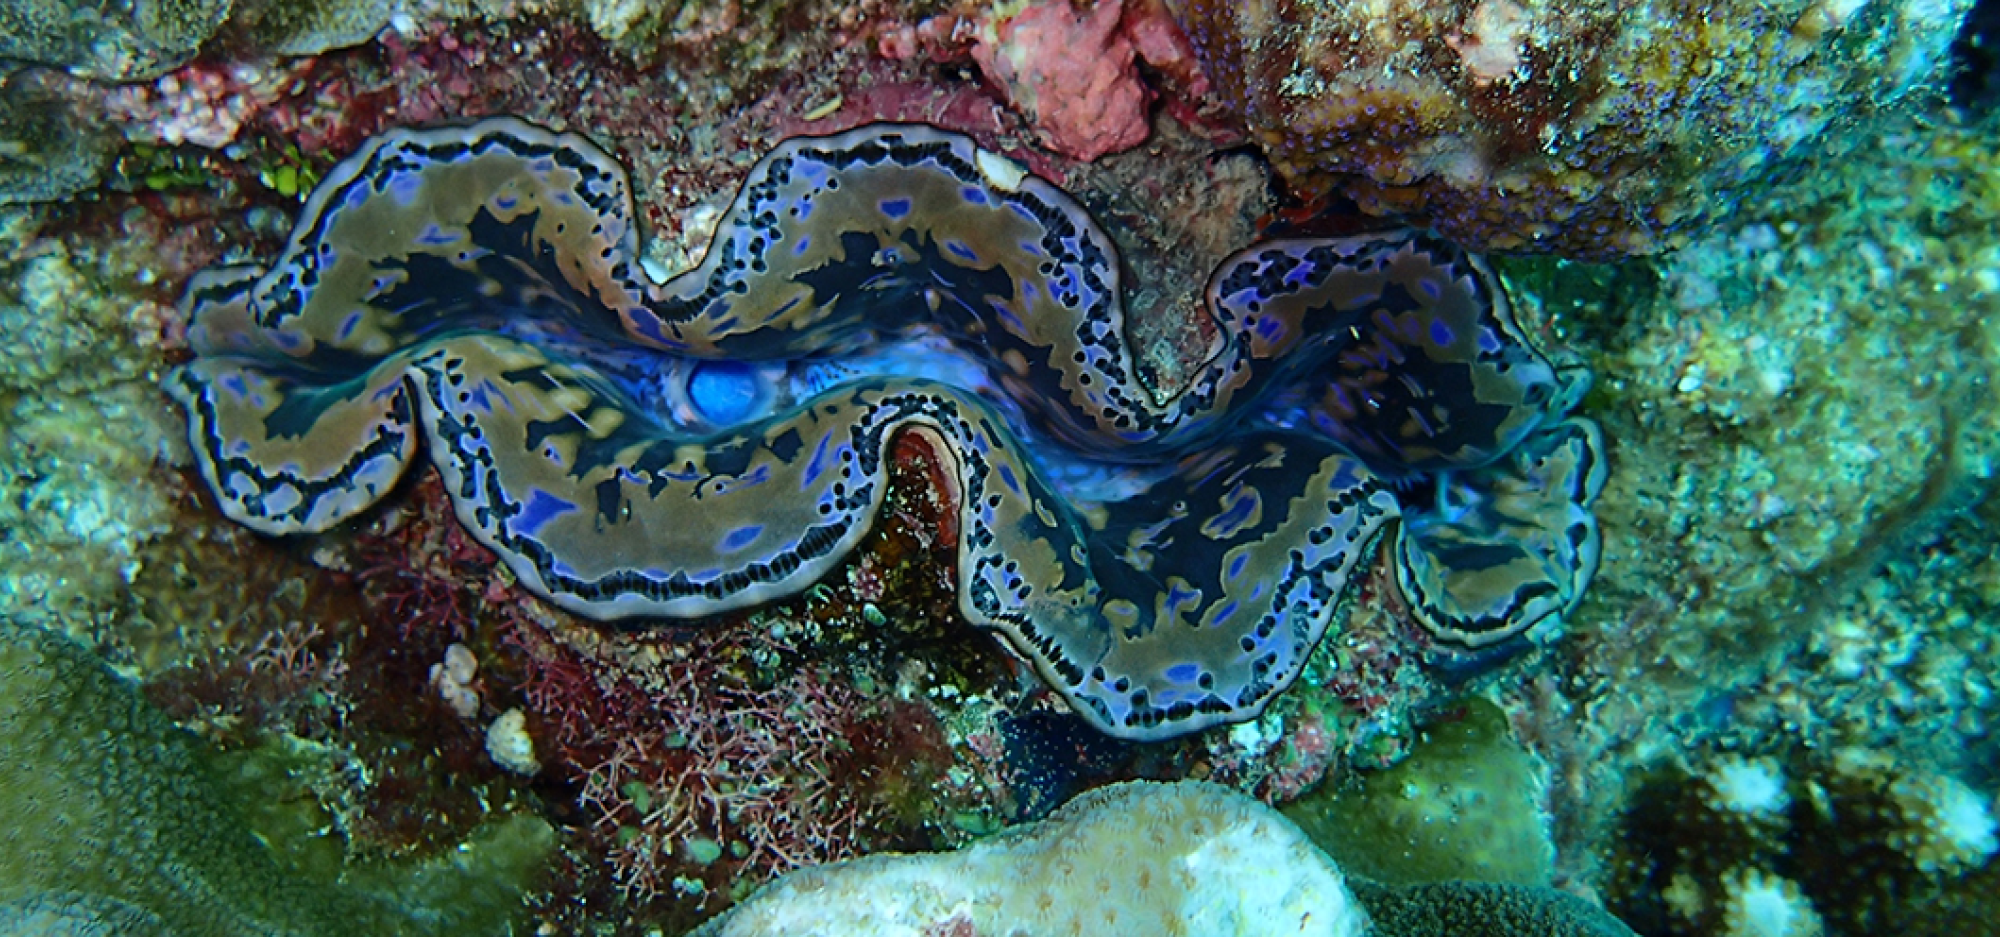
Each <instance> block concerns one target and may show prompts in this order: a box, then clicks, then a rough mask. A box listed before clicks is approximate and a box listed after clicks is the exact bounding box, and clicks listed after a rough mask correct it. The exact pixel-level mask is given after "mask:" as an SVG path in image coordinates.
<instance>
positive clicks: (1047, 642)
mask: <svg viewBox="0 0 2000 937" xmlns="http://www.w3.org/2000/svg"><path fill="white" fill-rule="evenodd" d="M638 257H639V250H638V234H637V231H636V229H635V227H634V224H633V209H632V203H631V196H630V194H629V191H628V188H627V181H626V177H625V174H624V172H623V170H622V169H621V168H620V167H619V166H618V165H617V164H616V163H615V162H614V161H613V160H612V159H611V158H610V157H609V156H607V155H606V154H604V153H603V152H602V151H600V150H599V149H598V148H597V147H596V146H594V145H593V144H591V143H590V142H589V141H587V140H585V139H583V138H581V137H578V136H574V135H569V134H560V135H559V134H554V133H550V132H548V131H545V130H542V129H540V128H537V127H533V126H531V125H528V124H525V123H522V122H520V121H516V120H510V119H496V120H488V121H483V122H481V123H478V124H475V125H472V126H469V127H462V128H451V129H440V130H427V131H398V132H393V133H390V134H387V135H385V136H383V137H381V138H378V139H376V140H375V141H373V142H371V143H370V144H368V145H367V146H366V147H365V148H364V149H363V150H362V151H361V152H359V153H357V154H355V155H354V156H353V157H352V158H350V159H349V160H348V161H347V162H345V163H343V164H342V165H341V166H340V167H339V168H338V169H336V170H335V171H334V172H333V173H331V174H330V175H329V177H328V178H327V180H326V181H325V182H324V184H322V185H321V186H320V188H319V189H318V191H316V192H315V193H314V194H313V196H312V198H311V200H310V201H309V202H308V203H307V205H306V210H305V214H304V217H303V218H302V220H301V221H300V223H299V226H298V228H297V230H296V231H295V232H294V234H293V235H292V239H291V241H290V244H289V246H288V247H287V249H286V250H285V252H284V254H283V255H282V256H281V257H279V258H278V260H277V261H276V262H275V263H274V264H273V265H271V266H270V267H269V268H268V269H265V268H261V267H247V266H246V267H231V268H223V269H219V270H214V271H209V272H207V273H204V274H202V275H201V276H199V277H197V278H196V280H195V281H194V282H193V283H192V284H191V285H190V287H189V289H188V294H187V303H188V307H189V313H190V316H191V326H190V340H191V342H192V344H193V346H194V348H195V351H196V353H197V355H198V357H197V358H196V360H195V361H194V362H192V363H191V364H189V365H187V366H186V367H184V368H182V369H180V370H179V371H177V372H176V373H175V374H174V375H173V376H172V377H171V378H170V381H169V387H170V389H171V390H172V392H173V393H174V395H175V396H176V397H177V398H178V399H179V400H180V401H181V402H182V403H183V404H185V406H186V407H187V410H188V413H189V418H190V430H189V432H190V436H191V438H192V440H193V443H194V449H195V451H196V452H197V453H198V454H199V459H200V463H201V467H202V470H203V472H204V473H205V475H206V477H207V479H208V482H209V484H210V486H211V487H212V488H213V490H214V492H215V494H216V497H217V499H218V501H219V502H220V504H221V506H222V509H223V510H224V511H225V512H226V513H227V514H228V515H229V516H230V517H232V518H234V519H236V520H238V521H240V522H242V523H244V524H247V525H249V526H251V527H253V528H255V529H257V530H259V531H263V532H266V533H273V534H288V533H299V532H310V531H317V530H324V529H326V528H328V527H330V526H332V525H334V524H338V523H340V522H341V521H343V520H345V519H347V518H350V517H352V516H354V515H355V514H356V513H357V512H359V511H362V510H364V509H366V508H367V507H368V506H369V505H371V504H373V503H374V502H375V501H377V500H378V499H380V498H381V497H383V496H384V495H385V494H386V493H387V492H388V491H389V489H390V488H391V487H392V486H393V485H394V484H395V483H396V481H397V479H398V478H399V477H400V476H401V475H402V474H403V472H404V471H405V469H406V468H407V467H408V466H409V464H410V462H411V461H412V460H413V459H415V458H416V456H417V454H418V452H420V451H422V452H424V453H425V454H427V456H428V457H429V460H430V462H431V463H432V464H433V465H435V466H436V467H437V469H438V471H439V473H440V474H441V475H442V477H443V480H444V482H445V485H446V487H447V490H448V491H449V492H450V494H451V497H452V500H453V502H454V503H455V505H456V507H457V512H458V515H459V518H460V520H461V521H462V522H463V523H464V524H465V525H466V526H467V527H468V528H469V529H470V530H472V531H473V532H474V533H475V534H476V535H477V536H478V537H479V538H480V539H481V540H482V541H484V542H485V543H486V544H488V545H489V546H491V547H493V548H494V549H495V550H497V551H498V552H499V553H500V555H501V556H503V557H504V558H505V559H506V561H507V563H508V564H509V565H510V566H512V567H513V569H514V570H515V571H516V572H517V573H518V574H519V575H520V578H521V581H522V582H523V583H524V584H525V585H526V586H527V587H528V588H530V589H532V590H534V591H535V592H536V593H538V594H540V595H543V596H545V597H547V598H548V599H550V600H551V601H554V602H556V603H557V604H559V605H561V606H563V607H565V608H567V609H570V610H572V611H574V612H577V613H579V614H582V615H586V616H589V617H592V618H599V619H613V618H627V617H633V616H655V617H657V616H667V617H676V618H683V617H698V616H704V615H711V614H714V613H718V612H723V611H727V610H731V609H738V608H744V607H747V606H753V605H756V604H759V603H764V602H768V601H771V600H774V599H778V598H782V597H785V596H789V595H793V594H796V593H798V592H800V591H802V590H804V589H805V588H807V587H808V586H810V585H811V584H812V583H813V582H815V581H816V580H818V579H819V578H821V577H822V576H823V575H825V574H826V573H827V572H828V571H829V570H830V569H832V568H833V567H834V566H835V565H837V564H838V563H840V562H841V561H842V559H843V558H844V557H845V556H846V555H847V554H848V553H849V552H850V551H851V550H852V549H853V547H854V545H855V544H856V543H857V542H858V541H859V540H860V538H861V537H862V535H863V534H864V533H865V532H866V530H867V529H868V527H869V525H870V524H871V523H872V521H873V519H874V515H875V512H876V510H877V508H878V507H879V506H880V504H881V502H882V499H883V495H884V486H885V484H886V478H887V475H886V469H887V465H886V460H887V458H888V452H889V451H890V450H889V446H890V443H891V442H892V441H893V438H894V437H895V436H896V435H897V434H899V433H904V432H912V433H919V434H922V435H923V436H924V437H926V440H927V441H928V442H929V443H930V444H931V446H932V448H933V449H935V450H936V451H937V452H938V453H940V455H941V457H942V458H943V459H944V460H945V462H946V463H948V464H949V467H950V472H949V474H950V476H951V479H952V483H953V485H954V488H955V490H953V491H952V492H950V493H951V494H952V495H953V503H954V504H956V505H957V509H958V511H959V514H960V518H959V520H960V523H959V532H960V542H959V558H958V583H959V598H960V605H961V607H962V609H963V611H964V613H965V615H966V617H967V618H968V619H970V620H971V621H972V622H974V623H975V624H977V625H979V626H981V627H984V628H987V629H990V630H992V631H993V632H995V633H996V634H997V635H998V636H999V637H1000V638H1001V639H1002V640H1003V641H1004V642H1005V644H1006V645H1007V647H1009V648H1010V649H1011V650H1012V651H1013V652H1014V653H1016V654H1018V655H1019V656H1020V657H1021V658H1022V659H1023V660H1025V661H1027V662H1028V663H1030V664H1031V665H1033V667H1034V668H1035V670H1036V671H1037V672H1038V673H1039V674H1040V675H1041V676H1042V677H1043V678H1044V679H1045V680H1047V681H1048V683H1049V684H1050V685H1051V686H1052V687H1054V688H1055V689H1056V690H1058V691H1059V692H1061V693H1062V694H1063V695H1064V696H1065V697H1066V698H1067V699H1068V700H1069V702H1070V703H1071V704H1072V705H1073V706H1074V707H1075V709H1076V710H1077V712H1079V713H1080V714H1082V715H1083V717H1084V718H1086V719H1088V720H1089V721H1090V722H1091V723H1093V724H1094V725H1096V726H1097V727H1098V728H1100V729H1102V730H1104V731H1106V732H1108V733H1111V734H1113V735H1118V736H1123V737H1129V738H1142V739H1151V738H1164V737H1169V736H1173V735H1178V734H1181V733H1185V732H1189V731H1193V730H1196V729H1199V728H1202V727H1205V726H1209V725H1213V724H1216V723H1219V722H1227V721H1234V720H1241V719H1245V718H1250V717H1253V716H1255V715H1256V714H1257V713H1258V712H1260V711H1261V710H1262V708H1263V706H1264V705H1265V704H1266V703H1268V702H1269V701H1270V700H1271V698H1272V697H1273V696H1274V695H1275V694H1277V693H1278V692H1280V691H1281V690H1283V689H1284V688H1285V687H1286V686H1287V685H1289V684H1290V683H1291V681H1292V680H1293V679H1295V678H1296V677H1297V675H1298V673H1299V670H1300V667H1301V666H1302V665H1303V663H1304V661H1305V659H1306V656H1307V655H1308V654H1309V653H1310V651H1311V649H1312V647H1313V645H1314V644H1315V643H1316V642H1317V641H1318V640H1319V638H1320V636H1321V634H1322V633H1323V632H1324V631H1325V629H1326V628H1327V626H1328V623H1329V621H1330V620H1331V619H1332V618H1333V616H1334V614H1335V612H1336V611H1337V607H1338V605H1339V603H1340V600H1341V599H1342V597H1343V596H1344V595H1345V593H1346V592H1347V589H1348V586H1349V583H1350V580H1351V579H1352V578H1353V577H1354V575H1355V572H1356V570H1357V568H1358V567H1361V566H1365V564H1366V563H1367V562H1369V560H1370V558H1371V556H1372V554H1373V552H1374V551H1373V544H1374V542H1375V540H1376V538H1377V535H1378V534H1380V533H1381V532H1383V531H1384V530H1386V529H1388V525H1389V522H1390V521H1391V520H1392V519H1396V518H1398V517H1402V518H1403V520H1404V522H1403V523H1402V524H1401V525H1399V526H1398V527H1397V528H1396V530H1397V534H1396V544H1395V550H1396V554H1395V562H1396V564H1397V571H1398V581H1399V583H1400V584H1401V586H1402V589H1403V591H1404V593H1405V596H1406V597H1407V598H1408V599H1409V600H1410V604H1411V605H1412V606H1413V611H1414V613H1415V614H1416V615H1417V617H1418V619H1419V621H1420V622H1421V623H1422V624H1423V625H1424V626H1425V627H1426V628H1428V629H1429V630H1430V632H1431V633H1432V634H1433V635H1434V636H1435V637H1436V638H1437V639H1438V641H1439V642H1441V643H1443V644H1446V645H1451V646H1457V647H1483V646H1487V645H1490V644H1493V643H1496V642H1499V641H1502V640H1505V639H1507V638H1510V637H1513V636H1515V635H1518V634H1520V633H1522V632H1524V631H1526V630H1528V629H1530V628H1532V627H1534V626H1535V625H1537V624H1538V623H1541V622H1544V621H1551V620H1553V619H1554V617H1555V616H1556V615H1558V614H1559V613H1561V612H1562V611H1564V610H1565V609H1567V608H1568V607H1570V606H1572V605H1573V604H1574V603H1575V601H1576V599H1577V597H1578V596H1579V595H1580V594H1581V593H1582V591H1583V588H1584V586H1585V584H1586V583H1587V581H1588V579H1589V577H1590V575H1591V573H1592V571H1593V569H1594V567H1595V564H1596V554H1597V544H1598V538H1597V530H1596V525H1595V522H1594V521H1593V520H1592V518H1591V515H1590V513H1589V506H1590V503H1591V501H1592V500H1593V499H1594V498H1595V497H1596V494H1597V491H1598V489H1599V488H1600V487H1601V485H1602V482H1603V475H1604V469H1603V463H1602V459H1601V457H1600V452H1601V448H1602V447H1601V444H1600V443H1599V441H1598V436H1597V430H1596V429H1595V427H1594V426H1593V425H1592V424H1590V423H1589V422H1587V421H1584V420H1580V419H1571V418H1564V413H1565V412H1566V411H1567V410H1568V409H1569V407H1570V406H1571V405H1572V404H1573V403H1574V401H1575V400H1576V398H1577V396H1578V394H1579V392H1580V391H1581V390H1582V387H1583V384H1584V379H1583V377H1582V372H1581V370H1580V369H1578V368H1574V367H1569V366H1564V365H1561V364H1559V363H1558V362H1556V361H1553V360H1551V359H1550V358H1549V357H1547V356H1545V355H1544V354H1543V353H1542V352H1541V351H1539V350H1537V349H1536V348H1535V347H1534V346H1533V345H1532V344H1531V343H1529V342H1527V341H1526V340H1525V339H1524V336H1522V335H1521V334H1520V333H1519V329H1518V327H1517V326H1516V325H1515V323H1514V321H1513V319H1512V315H1511V312H1510V310H1509V307H1508V305H1507V301H1506V297H1505V293H1504V291H1503V290H1502V288H1501V287H1500V284H1499V283H1498V281H1497V279H1496V278H1495V277H1494V276H1493V274H1492V273H1491V272H1490V271H1489V270H1488V269H1487V267H1486V266H1485V264H1484V262H1483V261H1481V260H1480V259H1479V258H1477V257H1475V256H1471V255H1468V254H1466V253H1465V252H1463V251H1461V250H1459V249H1457V248H1455V247H1453V246H1451V245H1449V244H1445V243H1442V242H1439V241H1436V240H1434V239H1431V238H1427V237H1425V236H1422V235H1419V234H1414V233H1410V232H1394V233H1387V234H1379V235H1371V236H1364V237H1356V238H1346V239H1314V240H1289V241H1275V242H1270V243H1264V244H1259V245H1256V246H1254V247H1251V248H1249V249H1247V250H1244V251H1242V252H1240V253H1238V254H1236V255H1234V256H1232V257H1231V258H1229V259H1228V260H1227V261H1226V262H1224V264H1223V265H1222V266H1221V267H1220V268H1219V269H1218V270H1217V272H1216V273H1215V275H1214V276H1213V277H1212V278H1211V280H1210V282H1209V284H1208V292H1207V308H1208V310H1209V313H1210V315H1211V316H1212V317H1213V319H1214V327H1215V328H1214V332H1215V335H1216V337H1215V339H1214V343H1213V347H1212V349H1211V353H1210V355H1209V356H1208V357H1207V359H1206V360H1205V361H1204V362H1202V363H1201V364H1200V365H1199V366H1198V367H1196V368H1194V369H1193V371H1192V373H1191V375H1190V376H1189V378H1188V379H1187V381H1186V382H1185V385H1184V386H1182V387H1180V388H1177V389H1171V392H1170V393H1166V394H1161V395H1156V394H1155V392H1154V390H1153V389H1150V388H1147V387H1145V386H1142V384H1141V382H1140V380H1139V378H1138V367H1137V365H1136V355H1135V353H1134V351H1133V350H1132V349H1131V348H1130V347H1129V345H1128V344H1127V339H1126V322H1125V313H1124V307H1123V303H1122V301H1121V297H1120V287H1119V275H1120V271H1119V263H1118V257H1117V253H1116V251H1115V249H1114V248H1113V247H1112V244H1111V242H1110V240H1109V239H1108V238H1107V237H1106V236H1105V235H1104V233H1103V232H1102V231H1101V230H1099V229H1098V227H1097V225H1096V223H1095V222H1094V221H1093V220H1092V219H1091V217H1090V216H1089V214H1088V213H1087V212H1085V211H1084V210H1083V209H1082V208H1081V207H1080V206H1079V205H1077V204H1076V203H1075V202H1074V201H1073V200H1071V199H1070V198H1069V197H1068V196H1067V195H1065V194H1064V193H1063V192H1061V191H1060V190H1058V189H1056V188H1055V187H1053V186H1051V185H1049V184H1048V183H1046V182H1044V181H1042V180H1040V179H1037V178H1035V177H1033V176H1028V175H1025V174H1024V173H1022V172H1021V171H1020V170H1019V169H1018V168H1016V167H1014V166H1012V164H1010V163H1007V162H1006V161H1005V160H1002V159H1000V158H998V157H996V156H994V155H992V154H990V153H985V152H982V151H980V150H978V149H977V148H976V147H975V146H974V144H973V143H972V142H971V141H970V140H968V139H966V138H964V137H961V136H958V135H955V134H950V133H945V132H942V131H938V130H935V129H932V128H929V127H922V126H904V125H876V126H869V127H863V128H860V129H857V130H853V131H850V132H847V133H844V134H840V135H838V136H832V137H823V138H800V139H793V140H789V141H786V142H785V143H783V144H781V145H779V146H778V147H777V148H776V149H775V150H773V151H772V152H771V153H770V154H768V155H767V156H766V157H765V158H764V159H763V160H762V161H761V162H760V163H759V164H758V165H757V166H756V168H755V169H754V170H753V171H752V172H751V174H750V177H749V179H748V181H747V182H746V183H745V185H744V188H743V191H742V192H741V193H740V194H739V195H738V196H737V198H736V200H735V202H734V203H733V204H732V206H731V208H730V210H729V213H728V215H727V216H726V218H725V220H724V222H723V224H722V225H721V227H720V229H719V230H718V232H717V233H716V235H715V238H714V241H713V242H712V243H711V245H710V247H709V250H708V253H707V256H706V258H705V259H704V261H703V262H702V264H701V265H700V266H699V267H697V268H695V269H693V270H690V271H687V272H685V273H682V274H681V275H679V276H676V277H674V278H672V279H670V280H668V281H667V282H665V283H663V284H655V283H653V282H651V281H649V280H647V279H646V278H645V277H644V276H643V275H642V274H641V273H640V272H639V269H638ZM420 437H421V440H422V441H421V442H420V441H419V439H420ZM1423 489H1428V490H1431V491H1434V492H1435V494H1434V495H1426V496H1425V498H1424V501H1425V503H1423V504H1421V505H1419V504H1407V505H1406V504H1403V503H1401V501H1399V495H1398V492H1399V491H1417V490H1423Z"/></svg>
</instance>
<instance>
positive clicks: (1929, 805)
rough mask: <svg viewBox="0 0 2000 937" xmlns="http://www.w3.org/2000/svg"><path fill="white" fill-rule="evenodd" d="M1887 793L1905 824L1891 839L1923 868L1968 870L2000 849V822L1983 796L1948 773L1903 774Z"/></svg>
mask: <svg viewBox="0 0 2000 937" xmlns="http://www.w3.org/2000/svg"><path fill="white" fill-rule="evenodd" d="M1889 796H1890V797H1891V798H1893V799H1894V800H1895V802H1896V806H1897V807H1898V808H1899V809H1900V811H1901V813H1902V816H1903V819H1904V828H1903V830H1901V831H1900V832H1898V833H1897V834H1896V835H1895V836H1894V837H1892V843H1893V845H1895V846H1896V847H1897V848H1898V849H1901V850H1902V851H1903V852H1904V853H1905V854H1907V855H1908V856H1909V857H1910V858H1911V860H1913V861H1914V862H1916V864H1917V868H1919V869H1922V870H1924V871H1925V872H1932V873H1938V872H1943V873H1951V874H1955V873H1958V872H1964V871H1966V870H1968V869H1972V868H1975V867H1978V866H1980V865H1983V864H1985V862H1986V860H1987V859H1989V858H1991V857H1992V856H1993V853H1994V852H1996V851H2000V836H1996V832H2000V822H1996V821H1995V820H1994V818H1993V811H1992V810H1991V809H1990V804H1989V801H1988V800H1987V798H1986V797H1985V795H1983V794H1981V793H1979V792H1978V791H1976V790H1974V789H1973V788H1972V787H1971V786H1969V785H1967V784H1966V783H1965V782H1963V781H1960V780H1959V779H1957V778H1954V777H1950V776H1948V775H1941V774H1940V775H1916V776H1910V777H1904V778H1900V779H1898V780H1897V781H1896V783H1895V784H1894V785H1893V786H1892V787H1890V789H1889Z"/></svg>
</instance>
